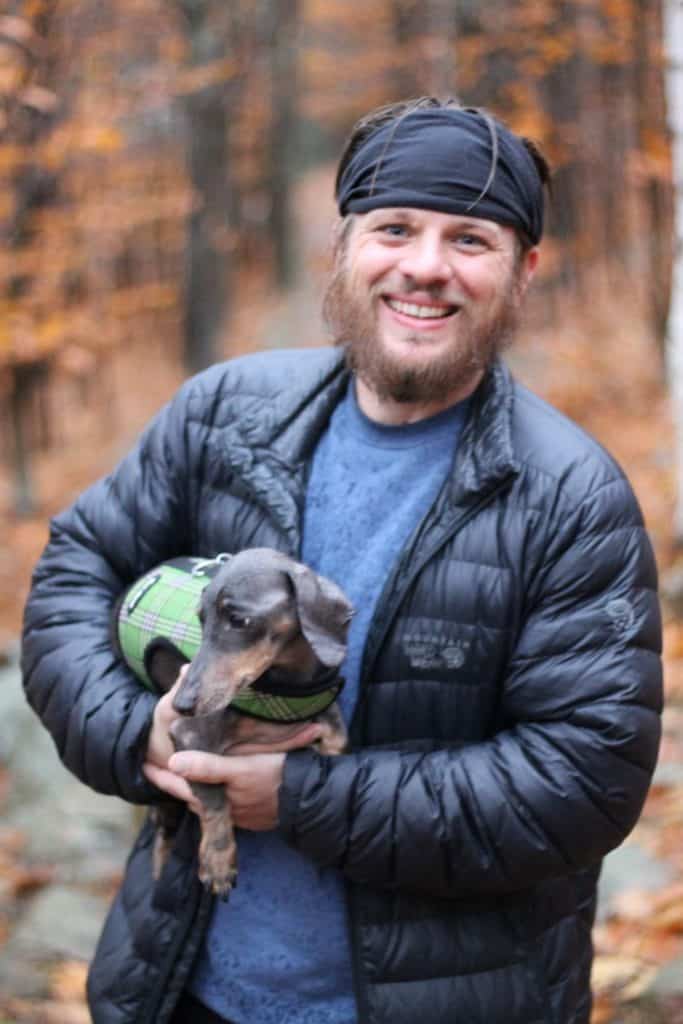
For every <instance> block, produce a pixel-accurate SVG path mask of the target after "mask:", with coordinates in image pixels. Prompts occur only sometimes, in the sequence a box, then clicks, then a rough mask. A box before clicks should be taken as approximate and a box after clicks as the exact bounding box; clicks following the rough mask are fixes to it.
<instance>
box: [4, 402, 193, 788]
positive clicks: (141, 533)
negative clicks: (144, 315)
mask: <svg viewBox="0 0 683 1024" xmlns="http://www.w3.org/2000/svg"><path fill="white" fill-rule="evenodd" d="M186 390H187V389H183V390H182V391H181V392H180V393H179V395H178V396H176V398H175V399H174V401H173V402H171V403H170V404H169V405H168V406H167V407H166V408H165V409H163V410H162V412H161V413H160V414H159V415H158V416H157V417H156V419H155V420H154V421H153V422H152V424H151V425H150V426H149V428H148V429H147V431H146V432H145V434H144V435H143V436H142V438H141V440H140V442H139V444H138V445H137V446H136V447H135V449H134V450H133V451H132V452H131V453H130V454H129V455H128V456H127V457H126V458H125V459H124V460H123V462H122V463H121V464H120V465H119V466H118V468H117V469H116V470H115V471H114V473H112V474H111V475H110V476H108V477H106V478H105V479H104V480H101V481H100V482H98V483H97V484H95V485H94V486H93V487H91V488H90V489H89V490H88V491H86V492H85V493H84V494H83V495H81V496H80V497H79V499H78V500H77V501H76V502H75V503H74V505H73V506H71V508H69V509H67V510H66V511H65V512H63V513H62V514H61V515H59V516H57V517H56V518H55V519H54V520H53V522H52V524H51V532H50V540H49V543H48V545H47V547H46V549H45V551H44V553H43V555H42V557H41V559H40V561H39V563H38V565H37V567H36V570H35V573H34V577H33V585H32V589H31V593H30V595H29V600H28V603H27V607H26V611H25V618H24V636H23V650H22V668H23V673H24V686H25V689H26V694H27V698H28V700H29V703H30V704H31V706H32V707H33V709H34V710H35V711H36V713H37V714H38V715H39V717H40V718H41V719H42V721H43V723H44V725H45V726H46V728H47V729H48V730H49V732H50V733H51V734H52V737H53V739H54V741H55V744H56V747H57V750H58V752H59V755H60V757H61V758H62V760H63V762H64V763H65V765H66V766H67V767H68V768H69V769H70V770H71V771H72V772H74V774H76V775H77V776H78V777H79V778H81V779H82V781H84V782H85V783H87V784H88V785H90V786H92V787H93V788H94V789H97V790H99V791H101V792H104V793H113V794H116V795H118V796H122V797H124V798H125V799H129V800H132V801H135V802H149V801H150V800H151V799H155V798H158V792H157V791H156V790H155V789H154V788H153V787H152V786H151V785H150V784H149V782H148V781H147V780H146V779H145V777H144V776H143V774H142V771H141V767H142V758H143V755H144V751H145V748H146V743H147V736H148V733H149V730H150V727H151V724H152V714H153V710H154V706H155V704H156V698H155V697H154V696H153V695H152V694H151V693H149V692H147V691H146V690H145V689H144V688H143V687H142V686H141V685H140V684H139V683H138V682H137V681H136V680H135V678H134V677H133V675H132V674H131V673H130V671H129V670H128V669H126V668H125V666H124V665H123V664H122V663H121V662H120V661H119V660H118V659H117V657H116V655H115V653H114V650H113V648H112V645H111V642H110V629H111V614H112V608H113V605H114V602H115V601H116V599H117V597H118V596H119V595H120V593H121V592H122V591H123V589H124V587H125V585H126V584H127V583H129V582H130V581H132V580H133V579H135V578H136V577H137V576H138V575H140V573H141V572H143V571H145V570H146V569H148V568H150V567H151V566H153V565H155V564H157V563H158V562H160V561H163V560H164V559H165V558H168V557H170V556H171V555H172V554H177V553H178V551H179V550H181V549H182V548H183V546H184V545H185V539H184V535H183V529H184V526H185V524H186V523H187V509H186V507H185V502H186V485H187V479H188V470H187V467H186V464H185V459H186V443H185V432H186V422H187V401H188V400H187V398H186Z"/></svg>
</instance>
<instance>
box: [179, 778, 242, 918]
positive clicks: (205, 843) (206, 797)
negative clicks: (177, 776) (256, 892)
mask: <svg viewBox="0 0 683 1024" xmlns="http://www.w3.org/2000/svg"><path fill="white" fill-rule="evenodd" d="M190 786H191V787H192V792H193V793H194V794H195V796H196V797H197V799H198V800H199V803H200V811H199V820H200V823H201V832H202V838H201V842H200V844H199V880H200V882H202V883H203V884H204V885H206V886H207V887H208V888H209V889H211V891H212V892H213V893H214V894H215V895H216V896H224V897H226V898H227V896H228V895H229V893H230V890H231V889H232V888H233V886H234V885H235V884H236V878H237V844H236V843H235V833H234V830H233V825H232V816H231V814H230V804H229V801H228V799H227V795H226V792H225V786H221V785H215V784H213V783H207V782H191V783H190Z"/></svg>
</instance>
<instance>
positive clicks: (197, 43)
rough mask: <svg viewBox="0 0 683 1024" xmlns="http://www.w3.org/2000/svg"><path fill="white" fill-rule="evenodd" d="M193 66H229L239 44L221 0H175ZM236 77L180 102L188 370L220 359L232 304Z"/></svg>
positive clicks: (202, 87)
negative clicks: (186, 184)
mask: <svg viewBox="0 0 683 1024" xmlns="http://www.w3.org/2000/svg"><path fill="white" fill-rule="evenodd" d="M179 6H180V8H181V10H182V11H183V13H184V15H185V21H186V32H187V38H188V42H189V53H190V69H191V70H192V71H196V72H199V73H201V70H202V69H208V68H210V67H211V66H213V67H216V66H218V65H220V63H221V62H224V63H225V64H227V61H228V59H229V58H231V57H233V58H235V61H237V54H238V52H239V46H238V43H237V36H238V30H239V21H238V19H239V12H238V11H236V9H235V8H233V5H232V4H229V3H223V2H222V0H180V3H179ZM238 90H239V77H238V76H237V75H236V74H235V75H233V76H230V75H229V72H228V71H227V70H226V72H225V74H224V75H223V76H221V75H219V76H218V80H216V78H215V77H214V76H213V75H212V74H208V75H207V76H206V81H204V82H202V81H201V75H200V77H199V83H198V85H197V87H196V88H193V89H191V90H190V91H188V93H187V94H186V95H185V96H184V97H183V104H184V109H185V115H186V125H187V127H186V130H187V133H188V142H187V162H188V172H189V176H190V182H191V185H192V189H193V192H194V208H193V210H192V213H191V214H190V221H189V225H188V241H187V253H186V260H185V328H184V336H185V343H184V361H185V365H186V367H187V369H188V370H189V371H191V372H196V371H197V370H201V369H204V368H205V367H206V366H209V365H210V364H211V363H213V362H215V361H216V359H217V358H218V357H219V356H220V354H221V344H220V337H221V331H222V328H223V325H224V321H225V317H226V311H227V309H228V306H229V300H230V250H231V247H232V231H233V230H234V225H235V220H236V205H237V203H236V193H235V190H236V184H235V181H234V180H233V179H234V176H233V175H232V174H231V167H230V135H229V129H230V117H229V111H230V109H231V108H234V107H235V105H236V98H237V92H238Z"/></svg>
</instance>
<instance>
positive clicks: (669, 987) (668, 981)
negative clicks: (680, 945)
mask: <svg viewBox="0 0 683 1024" xmlns="http://www.w3.org/2000/svg"><path fill="white" fill-rule="evenodd" d="M648 992H649V993H651V994H654V995H658V996H671V995H683V957H678V959H676V960H671V961H670V962H669V963H668V964H665V965H664V967H662V968H660V970H658V971H657V973H656V975H655V977H654V979H653V981H652V982H651V984H650V986H649V989H648Z"/></svg>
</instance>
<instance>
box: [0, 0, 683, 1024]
mask: <svg viewBox="0 0 683 1024" xmlns="http://www.w3.org/2000/svg"><path fill="white" fill-rule="evenodd" d="M682 33H683V14H682V13H681V3H680V0H669V3H668V6H667V5H666V4H664V5H663V4H662V2H660V0H486V3H483V2H480V0H457V2H456V0H374V2H373V3H372V4H356V3H350V2H349V0H230V2H226V0H109V2H107V3H102V2H101V0H5V2H4V3H3V5H2V11H1V13H0V232H1V235H0V395H1V405H0V437H1V438H2V447H1V449H0V451H1V452H2V459H1V461H0V524H1V526H2V531H3V533H2V540H1V541H0V649H5V650H7V651H11V650H12V649H13V645H14V643H15V638H16V636H17V633H18V630H19V626H20V620H21V609H22V605H23V602H24V599H25V596H26V593H27V590H28V586H29V578H30V570H31V566H32V564H33V563H34V561H35V559H36V558H37V556H38V554H39V552H40V549H41V547H42V545H43V544H44V542H45V539H46V536H47V518H48V517H49V515H50V514H52V513H53V512H55V511H56V510H57V509H59V508H60V507H61V506H63V505H64V504H65V503H67V502H68V501H69V500H71V499H72V498H73V496H74V495H75V494H76V493H77V492H78V490H80V489H81V488H82V487H84V486H85V485H87V483H89V482H90V481H91V480H92V479H94V478H95V477H96V476H98V475H100V474H102V473H103V472H106V471H107V469H108V468H110V466H111V465H112V464H113V463H114V462H115V461H116V459H117V458H118V457H119V456H120V455H121V454H122V453H123V451H125V449H126V447H127V446H128V445H129V444H130V443H131V441H132V439H133V438H134V437H135V436H136V434H137V433H138V432H139V430H140V428H141V427H142V425H143V424H144V422H145V421H146V419H147V418H148V417H149V416H150V415H151V414H152V413H153V412H154V411H155V410H156V409H157V408H158V407H159V405H160V404H161V403H162V402H163V401H164V400H165V399H166V398H167V397H168V396H169V395H170V394H171V393H172V391H173V389H174V388H175V387H176V386H177V384H178V383H179V382H180V381H181V380H182V378H183V377H184V376H185V375H187V374H188V373H191V372H194V371H196V370H198V369H201V368H202V367H204V366H206V365H208V364H209V363H210V362H212V361H215V360H217V359H222V358H225V357H229V356H231V355H235V354H238V353H241V352H244V351H248V350H250V349H254V348H260V347H264V346H275V345H315V344H320V343H322V342H324V332H323V329H322V325H321V321H320V316H319V304H320V295H321V290H322V287H323V283H324V275H325V271H326V269H327V267H328V265H329V249H328V240H329V231H330V224H331V221H332V218H333V215H334V207H333V202H332V180H333V175H334V162H335V160H336V158H337V156H338V155H339V152H340V150H341V147H342V144H343V141H344V138H345V136H346V134H347V132H348V131H349V129H350V127H351V125H352V123H353V121H354V120H355V119H356V118H357V117H358V116H360V115H361V114H363V113H365V112H366V111H367V110H369V109H370V108H372V107H374V106H377V105H379V104H382V103H385V102H389V101H391V100H394V99H397V98H404V97H407V96H417V95H421V94H425V93H433V94H437V95H447V94H455V95H457V96H458V97H459V98H460V99H461V100H462V101H463V102H464V103H466V104H469V105H482V106H486V107H488V108H489V109H490V110H492V111H493V112H494V113H496V114H497V115H499V116H500V117H502V118H503V119H505V120H506V121H507V122H508V123H509V124H510V125H511V127H513V128H514V129H515V130H517V131H518V132H521V133H524V134H526V135H528V136H530V137H531V138H533V139H534V140H535V141H536V142H537V143H538V144H539V145H540V146H541V148H542V149H543V151H544V152H545V153H546V155H547V156H548V157H549V159H550V161H551V163H552V165H553V167H554V185H553V201H552V205H551V209H550V214H549V228H548V234H547V238H546V240H545V241H544V242H543V245H542V260H541V269H540V273H539V275H538V278H537V281H536V282H535V284H534V294H533V296H532V297H531V299H530V303H529V311H528V315H527V318H526V323H525V325H524V327H523V330H522V332H521V336H520V339H519V342H518V344H517V347H516V349H515V350H514V351H513V353H512V354H511V362H512V363H513V365H514V369H515V370H516V372H517V373H518V375H519V376H521V377H522V379H524V380H525V381H526V382H527V383H529V384H530V385H531V386H532V387H534V388H535V389H536V390H537V391H539V392H540V393H541V394H543V395H544V396H545V397H546V398H548V399H549V400H550V401H552V402H554V403H555V404H556V405H558V406H560V407H561V408H562V409H563V410H564V411H566V412H567V413H568V414H569V415H571V416H572V417H573V418H575V419H576V420H578V421H579V422H581V423H582V424H583V425H584V426H585V427H587V429H589V430H591V431H592V432H593V433H594V434H596V435H597V436H598V438H599V439H600V440H601V441H602V442H603V443H604V444H605V445H606V446H607V447H609V448H610V449H611V450H612V451H613V452H614V453H615V455H616V456H617V458H619V460H620V461H621V463H622V464H623V465H624V467H625V468H626V470H627V472H628V474H629V476H630V477H631V479H632V480H633V482H634V485H635V488H636V491H637V493H638V496H639V498H640V500H641V503H642V505H643V509H644V513H645V516H646V520H647V525H648V528H649V530H650V534H651V536H652V539H653V542H654V544H655V547H656V550H657V555H658V558H659V562H660V565H661V568H662V572H663V575H664V578H665V592H666V593H665V597H666V601H665V605H664V612H665V628H666V652H665V653H666V664H667V692H668V696H669V700H670V709H669V711H668V713H667V714H668V717H667V718H666V719H665V742H664V748H663V755H662V756H663V760H664V762H666V763H668V764H669V765H670V766H671V772H670V774H669V775H668V776H667V778H666V780H665V782H661V783H659V784H658V785H656V786H655V788H654V789H653V795H652V798H651V800H650V802H649V804H648V809H647V810H646V815H645V817H644V822H643V825H642V829H641V838H642V837H644V838H642V842H643V844H644V846H645V847H647V848H648V850H649V851H650V853H652V854H653V855H656V856H657V857H659V858H662V859H663V860H665V861H667V863H669V862H670V864H669V866H670V867H671V872H670V873H669V874H668V875H667V878H668V881H669V884H668V885H667V886H666V887H664V886H663V887H661V888H660V889H659V890H657V891H655V892H653V891H651V890H648V892H645V890H644V889H643V888H642V887H641V888H639V887H638V886H637V885H636V884H635V883H634V885H632V886H626V887H625V890H624V893H623V894H622V896H623V898H622V900H621V903H620V904H619V905H618V906H616V907H615V908H613V912H612V913H611V914H610V916H609V917H607V918H605V919H604V920H603V921H602V923H601V925H600V927H599V929H598V930H597V931H596V942H597V947H598V952H599V954H600V956H599V958H598V967H597V969H596V991H597V1002H596V1010H595V1014H594V1024H607V1022H609V1021H615V1022H616V1021H617V1020H619V1021H625V1022H631V1021H632V1022H636V1021H643V1022H644V1021H651V1022H659V1021H660V1020H661V1021H662V1022H663V1021H667V1022H668V1024H672V1022H673V1021H675V1020H683V966H680V970H679V975H680V977H681V979H682V980H681V984H680V986H679V989H676V986H675V985H673V986H672V988H671V989H670V990H667V992H666V993H664V995H662V994H661V993H660V994H659V995H657V994H655V995H653V994H652V991H651V987H650V988H649V987H648V986H650V982H651V980H652V977H653V971H655V972H656V970H657V969H658V968H659V967H660V966H661V965H662V964H667V965H671V964H674V965H675V964H679V962H680V965H683V959H681V958H683V946H682V945H681V942H682V936H683V876H681V874H680V868H679V867H677V866H675V865H676V857H677V853H678V852H679V851H680V839H681V838H682V835H681V833H682V830H683V824H681V823H680V822H682V821H683V818H682V816H681V814H680V813H679V812H680V811H681V810H682V809H683V625H681V616H682V615H683V599H682V598H681V592H682V591H683V585H681V583H680V577H681V576H683V569H681V568H680V567H679V566H680V565H681V564H682V563H683V556H682V555H681V553H680V534H681V533H682V532H683V527H677V526H676V523H677V521H679V520H677V515H679V516H680V513H677V512H676V488H677V481H676V477H677V472H676V466H677V458H678V456H677V443H676V437H677V429H678V430H679V431H680V430H681V427H680V426H679V427H678V428H677V423H679V422H680V420H681V418H682V417H683V413H681V414H678V413H677V401H676V391H677V387H680V385H681V381H680V379H679V376H677V375H676V373H675V372H674V371H673V369H672V367H674V366H676V365H678V364H677V362H676V359H675V358H674V356H673V355H672V353H674V352H675V351H676V346H675V344H674V343H675V340H676V339H674V338H672V337H671V326H670V325H671V324H672V323H673V322H674V320H673V319H672V317H671V316H670V311H671V309H672V298H675V295H676V288H675V287H674V282H676V280H677V273H676V271H675V269H674V255H675V251H676V250H675V246H674V238H675V227H674V224H675V211H676V190H675V187H674V179H675V176H676V175H675V174H674V171H673V170H672V158H673V160H674V163H675V156H676V152H677V148H676V147H677V145H678V142H679V141H680V140H679V139H678V135H677V132H678V131H680V130H681V129H680V128H678V127H677V125H676V118H677V117H678V118H679V121H680V119H681V118H682V117H683V113H682V112H681V111H680V110H676V109H672V103H671V101H670V102H669V104H668V107H667V78H668V80H669V84H671V81H672V80H673V75H674V72H675V70H676V66H675V60H674V58H675V56H676V51H677V50H678V49H680V48H681V46H682V45H683V40H681V34H682ZM679 59H680V58H679ZM681 68H683V60H681ZM672 95H673V93H672V92H671V91H670V92H669V96H672ZM682 102H683V101H682ZM679 148H680V147H679ZM681 287H683V281H682V283H681ZM667 325H669V348H668V353H669V355H668V357H667ZM681 330H682V331H683V325H681ZM681 345H683V341H681ZM682 372H683V371H682ZM681 436H683V434H682V435H681ZM1 756H2V751H1V750H0V758H1ZM3 780H4V781H3ZM10 788H11V766H8V765H5V766H3V765H2V761H1V760H0V810H2V803H1V801H2V800H3V794H4V793H6V792H7V791H8V790H9V789H10ZM639 828H641V826H639ZM48 860H49V858H48V857H47V855H46V858H45V863H44V864H42V865H40V864H39V865H37V866H36V864H35V863H30V862H27V860H26V858H25V857H22V844H21V837H20V836H18V835H17V834H16V832H12V833H11V835H8V834H5V835H4V839H3V833H2V832H0V945H1V944H2V942H3V940H4V939H5V938H6V937H7V935H9V933H10V931H11V924H12V921H13V920H14V918H15V917H16V915H17V913H18V911H17V907H18V906H20V904H21V901H22V900H26V899H30V898H31V895H32V894H33V893H34V892H35V890H36V889H39V888H41V887H42V886H44V885H46V884H48V883H49V880H50V871H49V864H48V863H47V861H48ZM677 872H678V873H677ZM635 925H637V927H635ZM82 976H83V971H82V965H81V966H80V967H79V965H77V964H76V965H74V964H72V963H65V964H63V965H62V968H61V972H57V974H55V975H53V976H52V981H51V982H50V984H49V986H48V988H49V991H47V992H46V999H45V1001H44V1002H43V1003H41V1004H40V1008H38V1009H37V1008H36V1007H37V1005H38V1004H36V1003H35V1002H33V1003H31V1002H30V1001H29V1002H27V1001H23V1002H22V1001H21V1000H17V999H15V1000H14V1001H13V1002H12V1000H9V1001H6V1002H5V1003H3V1002H2V996H3V993H2V992H1V991H0V1020H2V1019H3V1018H2V1012H3V1009H4V1011H5V1013H6V1015H7V1016H6V1018H4V1019H7V1020H34V1019H35V1020H46V1021H50V1020H55V1021H60V1022H62V1024H68V1022H70V1021H74V1022H77V1021H80V1020H87V1016H83V1014H84V1011H83V1008H82V992H81V987H82ZM48 997H49V998H48ZM55 1007H56V1009H55ZM648 1014H649V1015H648Z"/></svg>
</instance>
